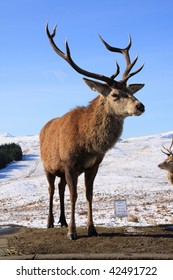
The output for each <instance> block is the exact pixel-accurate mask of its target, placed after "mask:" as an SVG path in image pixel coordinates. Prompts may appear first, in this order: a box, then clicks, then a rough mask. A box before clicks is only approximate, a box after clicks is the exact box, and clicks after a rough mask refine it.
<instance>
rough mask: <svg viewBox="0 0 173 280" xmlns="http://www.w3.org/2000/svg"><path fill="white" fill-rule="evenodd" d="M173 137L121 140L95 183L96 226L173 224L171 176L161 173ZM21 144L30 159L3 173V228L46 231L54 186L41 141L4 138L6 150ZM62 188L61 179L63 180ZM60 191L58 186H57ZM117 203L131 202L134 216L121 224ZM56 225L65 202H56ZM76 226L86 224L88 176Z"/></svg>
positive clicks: (0, 213)
mask: <svg viewBox="0 0 173 280" xmlns="http://www.w3.org/2000/svg"><path fill="white" fill-rule="evenodd" d="M172 136H173V132H169V133H164V134H158V135H152V136H148V137H140V138H129V139H121V141H119V142H118V143H117V144H116V146H115V147H113V148H112V149H111V150H109V151H108V152H107V154H106V156H105V158H104V160H103V162H102V163H101V165H100V168H99V172H98V174H97V176H96V179H95V184H94V194H93V217H94V222H95V224H96V225H104V226H121V225H126V226H127V225H128V226H134V225H137V226H139V225H141V226H146V225H157V224H169V223H170V224H171V223H173V186H170V185H169V184H168V182H167V178H166V172H165V171H164V170H160V169H159V168H158V164H159V163H160V162H161V161H162V160H163V159H164V158H165V155H163V153H161V147H162V145H165V146H168V147H169V146H170V141H171V140H170V139H171V138H172ZM11 142H14V143H17V144H19V145H20V146H21V148H22V150H23V153H24V158H23V160H22V161H19V162H13V163H11V164H10V165H8V166H7V167H6V168H4V169H2V170H0V225H5V224H10V223H12V224H17V225H23V226H28V227H42V228H43V227H46V224H47V215H48V203H49V200H48V188H47V187H48V184H47V181H46V177H45V175H44V171H43V167H42V163H41V160H40V152H39V138H38V136H16V137H13V136H10V135H8V137H7V135H3V134H2V133H1V134H0V145H1V144H4V143H11ZM57 182H58V179H57ZM56 186H57V183H56ZM117 199H125V200H126V201H127V211H128V216H127V217H125V218H116V217H115V216H114V204H115V200H117ZM65 204H66V217H67V220H68V221H69V217H70V197H69V190H68V187H67V188H66V195H65ZM54 214H55V224H56V226H57V223H58V220H59V196H58V189H57V188H56V192H55V196H54ZM76 224H77V226H84V225H85V224H86V199H85V187H84V179H83V175H81V176H80V177H79V181H78V200H77V206H76Z"/></svg>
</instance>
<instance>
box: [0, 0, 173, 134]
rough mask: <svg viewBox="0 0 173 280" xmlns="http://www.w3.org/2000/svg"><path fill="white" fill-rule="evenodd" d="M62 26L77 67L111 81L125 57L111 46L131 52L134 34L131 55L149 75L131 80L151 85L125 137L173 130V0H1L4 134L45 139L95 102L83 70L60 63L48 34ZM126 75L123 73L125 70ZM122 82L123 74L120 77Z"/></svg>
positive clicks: (60, 40) (61, 37) (61, 39)
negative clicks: (59, 120) (45, 129)
mask: <svg viewBox="0 0 173 280" xmlns="http://www.w3.org/2000/svg"><path fill="white" fill-rule="evenodd" d="M47 21H48V22H49V27H50V29H51V30H52V29H53V27H54V25H55V24H56V23H58V29H57V34H56V38H55V41H56V43H57V45H58V46H59V47H60V48H61V49H62V50H63V51H64V50H65V39H66V38H68V42H69V45H70V49H71V54H72V57H73V58H74V60H75V61H76V63H77V64H78V65H79V66H81V67H82V68H85V69H86V70H88V71H92V72H96V73H101V74H104V75H107V76H110V75H112V74H113V73H114V72H115V61H116V60H117V61H118V62H119V64H120V67H121V71H122V72H123V69H124V66H125V64H124V60H123V57H122V55H120V54H113V53H110V52H108V51H106V49H105V48H104V46H103V44H102V43H101V42H100V40H99V38H98V34H100V35H101V36H102V37H103V38H104V39H105V40H106V41H107V42H108V43H110V44H112V45H114V46H118V47H125V46H126V45H127V43H128V34H129V33H130V34H131V36H132V40H133V44H132V47H131V51H130V54H131V57H132V58H134V57H135V56H136V54H138V55H139V59H138V62H137V66H136V67H140V66H141V64H143V63H145V66H144V68H143V70H142V71H141V72H140V73H139V74H137V75H136V76H134V77H132V78H131V79H130V81H129V82H130V83H145V87H144V88H143V89H142V90H141V91H139V92H138V93H137V94H136V97H137V98H138V99H139V100H140V101H141V102H143V103H144V104H145V106H146V112H145V114H143V115H142V116H140V117H129V118H127V119H126V120H125V125H124V131H123V135H122V137H123V138H126V137H136V136H144V135H150V134H155V133H162V132H167V131H170V130H173V125H172V119H173V109H172V106H173V92H172V79H173V67H172V65H173V29H172V26H173V1H172V0H152V1H151V0H145V1H139V0H131V1H129V0H124V1H116V0H100V1H94V0H92V1H91V0H88V1H81V0H77V1H70V0H67V1H64V0H59V1H58V0H49V1H48V0H47V1H45V0H12V1H6V0H1V2H0V42H1V44H0V97H1V98H0V132H5V131H7V132H9V133H11V134H13V135H34V134H38V133H39V131H40V129H41V128H42V126H43V125H44V124H45V123H46V122H47V121H48V120H50V119H51V118H54V117H56V116H61V115H63V114H64V113H65V112H67V111H68V110H69V109H72V108H74V107H75V106H77V105H87V104H88V102H89V101H90V100H92V99H93V98H95V96H96V93H94V92H92V91H91V90H90V89H89V88H88V87H87V86H86V85H85V84H84V83H83V81H82V76H81V75H80V74H78V73H76V72H75V71H74V70H73V69H72V68H71V67H70V66H69V65H68V64H67V63H66V62H65V61H64V60H62V59H61V58H59V57H58V56H57V55H56V54H55V53H54V52H53V50H52V48H51V46H50V45H49V42H48V39H47V37H46V34H45V25H46V22H47ZM122 72H121V73H122ZM118 79H121V75H120V76H119V77H118Z"/></svg>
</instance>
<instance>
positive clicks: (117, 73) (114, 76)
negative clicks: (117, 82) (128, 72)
mask: <svg viewBox="0 0 173 280" xmlns="http://www.w3.org/2000/svg"><path fill="white" fill-rule="evenodd" d="M116 66H117V71H116V72H115V74H113V75H112V76H111V79H113V80H114V79H115V78H116V77H117V76H118V75H119V73H120V66H119V64H118V62H117V61H116Z"/></svg>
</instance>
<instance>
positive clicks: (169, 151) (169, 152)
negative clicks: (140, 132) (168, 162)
mask: <svg viewBox="0 0 173 280" xmlns="http://www.w3.org/2000/svg"><path fill="white" fill-rule="evenodd" d="M172 146H173V138H172V142H171V145H170V147H169V148H166V147H165V146H163V145H162V147H163V148H164V149H165V150H166V151H167V152H168V153H166V152H164V151H163V150H161V151H162V152H163V153H164V154H165V155H167V156H170V155H173V152H172V150H171V149H172Z"/></svg>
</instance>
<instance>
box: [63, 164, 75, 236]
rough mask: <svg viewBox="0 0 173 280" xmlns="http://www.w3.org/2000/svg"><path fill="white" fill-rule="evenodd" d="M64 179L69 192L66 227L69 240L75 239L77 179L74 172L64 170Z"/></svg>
mask: <svg viewBox="0 0 173 280" xmlns="http://www.w3.org/2000/svg"><path fill="white" fill-rule="evenodd" d="M65 177H66V181H67V184H68V186H69V191H70V209H71V213H70V223H69V226H68V233H67V236H68V237H69V239H71V240H75V239H77V232H76V224H75V205H76V200H77V178H78V175H77V173H76V172H75V170H72V169H66V172H65Z"/></svg>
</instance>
